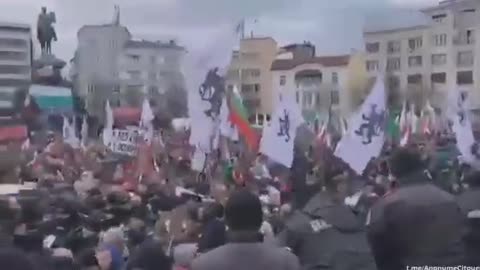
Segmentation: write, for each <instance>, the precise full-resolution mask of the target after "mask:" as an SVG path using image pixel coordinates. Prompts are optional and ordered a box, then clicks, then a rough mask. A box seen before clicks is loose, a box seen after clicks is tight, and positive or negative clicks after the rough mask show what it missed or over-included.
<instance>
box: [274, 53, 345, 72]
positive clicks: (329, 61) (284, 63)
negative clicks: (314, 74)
mask: <svg viewBox="0 0 480 270" xmlns="http://www.w3.org/2000/svg"><path fill="white" fill-rule="evenodd" d="M349 60H350V55H334V56H316V57H313V58H309V59H298V58H297V59H277V60H275V61H273V63H272V67H271V70H289V69H293V68H295V67H297V66H300V65H303V64H320V65H322V66H325V67H340V66H346V65H348V62H349Z"/></svg>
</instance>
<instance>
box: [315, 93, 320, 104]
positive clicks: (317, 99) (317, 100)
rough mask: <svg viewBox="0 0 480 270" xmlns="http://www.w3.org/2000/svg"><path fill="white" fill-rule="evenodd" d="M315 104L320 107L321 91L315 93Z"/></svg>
mask: <svg viewBox="0 0 480 270" xmlns="http://www.w3.org/2000/svg"><path fill="white" fill-rule="evenodd" d="M315 105H316V106H317V107H320V93H318V92H317V93H315Z"/></svg>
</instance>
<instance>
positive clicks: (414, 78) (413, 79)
mask: <svg viewBox="0 0 480 270" xmlns="http://www.w3.org/2000/svg"><path fill="white" fill-rule="evenodd" d="M407 83H408V84H419V83H422V75H421V74H413V75H408V76H407Z"/></svg>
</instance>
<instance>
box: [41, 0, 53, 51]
mask: <svg viewBox="0 0 480 270" xmlns="http://www.w3.org/2000/svg"><path fill="white" fill-rule="evenodd" d="M55 22H56V17H55V13H54V12H49V13H47V9H46V8H45V7H42V12H41V13H40V15H38V21H37V39H38V42H39V43H40V47H41V48H42V54H51V53H52V40H53V41H57V34H56V32H55V29H54V28H53V24H54V23H55Z"/></svg>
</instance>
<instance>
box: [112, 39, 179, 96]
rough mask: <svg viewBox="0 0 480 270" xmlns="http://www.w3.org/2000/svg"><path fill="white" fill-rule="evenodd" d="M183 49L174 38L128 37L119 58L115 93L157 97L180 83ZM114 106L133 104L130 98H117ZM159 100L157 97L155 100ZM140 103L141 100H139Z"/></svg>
mask: <svg viewBox="0 0 480 270" xmlns="http://www.w3.org/2000/svg"><path fill="white" fill-rule="evenodd" d="M185 53H186V50H185V49H184V48H183V47H181V46H178V45H177V44H176V43H175V41H173V40H171V41H169V42H161V41H147V40H129V41H127V42H126V43H125V45H124V48H123V52H122V55H121V58H120V63H119V64H120V67H119V71H120V73H119V75H120V87H119V88H118V89H116V91H118V92H117V93H114V96H115V95H121V96H131V97H133V98H134V97H135V93H137V94H140V95H141V96H142V97H143V96H148V97H149V98H150V99H153V100H155V99H161V95H162V94H164V93H165V91H166V90H167V89H171V88H172V87H175V86H178V87H181V85H182V83H183V75H182V72H181V62H182V59H183V56H184V55H185ZM117 100H118V103H119V104H118V105H120V103H122V102H123V103H126V104H125V105H135V104H128V103H132V102H133V103H136V102H135V101H134V100H125V99H123V100H122V99H121V98H118V99H117ZM157 101H158V102H160V100H157ZM140 102H141V100H140Z"/></svg>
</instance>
